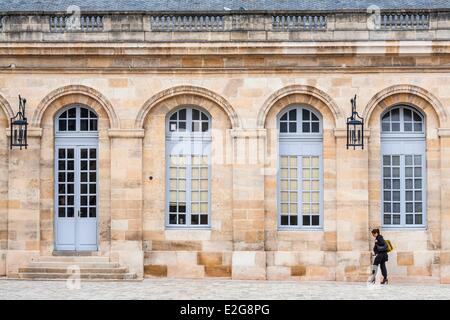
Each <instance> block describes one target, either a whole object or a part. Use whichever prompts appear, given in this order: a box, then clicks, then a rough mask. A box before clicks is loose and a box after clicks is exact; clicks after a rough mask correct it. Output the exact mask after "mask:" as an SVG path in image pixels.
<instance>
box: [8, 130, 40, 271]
mask: <svg viewBox="0 0 450 320" xmlns="http://www.w3.org/2000/svg"><path fill="white" fill-rule="evenodd" d="M41 135H42V131H41V129H38V128H30V129H29V131H28V149H22V150H20V149H17V148H15V149H13V150H11V151H10V152H9V183H8V251H7V254H6V273H7V275H8V276H15V275H17V272H18V268H19V267H21V266H23V265H25V264H26V263H27V262H28V261H29V260H30V259H31V258H32V257H35V256H38V255H39V238H40V219H39V218H40V211H39V197H40V193H39V182H40V160H39V159H40V142H41Z"/></svg>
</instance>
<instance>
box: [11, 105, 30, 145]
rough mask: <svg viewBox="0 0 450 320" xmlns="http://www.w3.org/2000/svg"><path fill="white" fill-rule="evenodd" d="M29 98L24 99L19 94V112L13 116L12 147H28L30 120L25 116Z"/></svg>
mask: <svg viewBox="0 0 450 320" xmlns="http://www.w3.org/2000/svg"><path fill="white" fill-rule="evenodd" d="M26 103H27V100H25V99H22V97H21V96H19V112H17V114H16V116H15V117H13V118H11V125H10V126H11V143H10V148H11V149H12V148H13V147H19V148H20V150H22V148H25V149H26V148H27V146H28V143H27V128H28V121H27V117H26V116H25V104H26Z"/></svg>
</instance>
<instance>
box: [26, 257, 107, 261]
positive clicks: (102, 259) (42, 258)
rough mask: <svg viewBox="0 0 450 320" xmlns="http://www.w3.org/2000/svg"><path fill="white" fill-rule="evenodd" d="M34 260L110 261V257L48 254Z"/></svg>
mask: <svg viewBox="0 0 450 320" xmlns="http://www.w3.org/2000/svg"><path fill="white" fill-rule="evenodd" d="M32 261H33V262H89V263H97V262H110V260H109V257H97V256H70V257H68V256H46V257H38V258H35V259H33V260H32Z"/></svg>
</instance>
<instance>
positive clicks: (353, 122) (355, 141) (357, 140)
mask: <svg viewBox="0 0 450 320" xmlns="http://www.w3.org/2000/svg"><path fill="white" fill-rule="evenodd" d="M351 103H352V115H351V117H349V118H347V149H348V148H349V147H350V148H351V147H353V150H355V149H356V148H357V147H361V149H364V119H363V118H362V117H360V116H359V115H358V112H356V95H355V97H354V98H353V99H351Z"/></svg>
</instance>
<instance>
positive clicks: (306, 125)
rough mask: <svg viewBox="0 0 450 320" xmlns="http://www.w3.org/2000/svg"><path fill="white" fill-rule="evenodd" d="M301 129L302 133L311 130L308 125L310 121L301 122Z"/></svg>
mask: <svg viewBox="0 0 450 320" xmlns="http://www.w3.org/2000/svg"><path fill="white" fill-rule="evenodd" d="M302 131H303V132H304V133H308V132H310V131H311V127H310V123H309V122H306V123H305V122H303V124H302Z"/></svg>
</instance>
